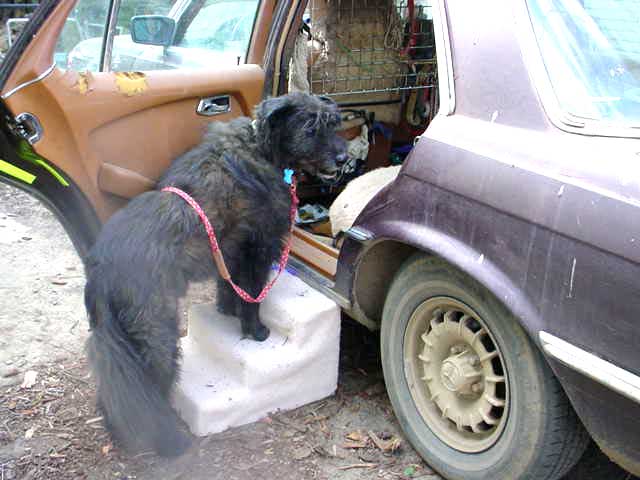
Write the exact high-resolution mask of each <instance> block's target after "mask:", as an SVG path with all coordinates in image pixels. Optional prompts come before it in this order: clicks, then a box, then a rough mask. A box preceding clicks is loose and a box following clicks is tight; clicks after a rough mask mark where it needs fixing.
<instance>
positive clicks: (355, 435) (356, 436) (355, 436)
mask: <svg viewBox="0 0 640 480" xmlns="http://www.w3.org/2000/svg"><path fill="white" fill-rule="evenodd" d="M346 437H347V438H348V439H349V440H353V441H354V442H361V441H363V440H365V437H364V435H362V433H360V431H359V430H355V431H353V432H349V433H347V435H346Z"/></svg>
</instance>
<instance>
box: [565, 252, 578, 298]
mask: <svg viewBox="0 0 640 480" xmlns="http://www.w3.org/2000/svg"><path fill="white" fill-rule="evenodd" d="M575 274H576V258H575V257H573V264H572V265H571V278H570V279H569V296H568V297H567V298H573V277H574V276H575Z"/></svg>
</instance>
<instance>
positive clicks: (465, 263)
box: [0, 0, 640, 480]
mask: <svg viewBox="0 0 640 480" xmlns="http://www.w3.org/2000/svg"><path fill="white" fill-rule="evenodd" d="M71 3H72V2H62V1H56V0H45V1H43V3H42V6H41V8H40V9H39V10H38V11H37V12H36V13H35V14H34V16H33V20H32V21H31V22H29V23H28V24H27V25H26V27H25V33H24V35H22V36H21V37H20V38H19V39H18V40H17V41H16V43H15V45H14V46H13V48H12V50H11V51H10V52H9V54H8V56H7V59H6V60H5V62H4V63H3V65H2V66H1V67H0V93H1V95H2V103H1V105H2V108H3V111H4V114H5V115H4V118H5V119H6V122H5V124H4V125H3V127H2V139H1V141H0V148H1V149H2V156H1V158H2V162H1V163H0V180H2V181H5V182H8V183H11V184H12V185H16V186H18V187H20V188H22V189H24V190H26V191H28V192H31V193H32V194H34V195H36V196H38V197H39V198H40V199H42V200H43V201H44V202H45V203H46V204H47V205H48V206H49V207H50V208H51V209H52V210H53V212H54V213H55V214H56V215H57V216H58V218H60V220H61V222H62V224H63V225H64V226H65V228H66V229H67V231H68V233H69V236H70V237H71V239H72V240H73V242H74V245H75V246H76V248H77V250H78V252H79V254H80V255H81V256H82V257H84V256H85V255H86V252H87V251H88V249H89V248H90V246H91V245H92V243H93V241H94V239H95V237H96V235H97V232H98V231H99V229H100V226H101V224H102V222H104V221H106V220H107V219H108V218H109V217H110V216H111V215H112V214H113V213H114V212H116V211H117V210H118V209H119V208H121V207H122V206H123V205H125V204H126V202H127V201H128V200H129V199H130V198H132V197H133V196H135V195H137V194H139V193H142V192H144V191H145V190H148V189H149V188H152V187H153V186H154V183H155V180H156V179H157V178H158V177H159V175H160V174H161V173H162V172H163V171H164V169H165V168H166V167H167V166H168V165H169V163H170V161H171V159H173V158H174V157H176V156H177V155H179V154H181V153H182V152H184V151H186V150H187V149H188V148H190V147H192V146H193V145H195V144H196V143H197V142H198V140H199V138H200V136H201V132H202V131H203V128H204V127H205V126H206V125H207V124H208V123H209V122H211V121H218V120H229V119H231V118H233V117H235V116H238V115H250V114H251V111H252V108H253V107H254V106H255V105H256V104H257V103H258V102H259V101H260V100H261V99H262V98H264V97H266V96H270V95H279V94H283V93H285V92H286V91H287V88H288V86H289V85H290V84H292V83H291V80H292V77H293V76H295V74H294V72H295V71H296V68H298V69H300V68H301V69H302V71H303V74H302V76H301V77H302V78H298V80H300V81H301V83H302V84H304V83H305V81H306V82H307V83H308V85H309V88H310V89H311V91H312V92H314V93H318V94H323V95H329V96H331V97H333V98H334V99H336V101H338V103H339V104H340V105H341V106H342V108H343V110H344V111H345V116H347V115H349V116H350V117H349V118H350V119H353V117H354V116H355V117H357V118H361V119H363V120H362V123H364V122H367V126H368V127H369V130H368V131H369V136H368V137H369V139H371V140H372V141H371V143H370V144H369V145H368V156H365V158H357V159H356V160H357V162H356V163H357V168H354V169H353V171H351V172H349V175H350V176H348V177H347V176H345V179H346V178H353V177H354V176H358V175H360V174H363V173H365V172H367V171H369V170H371V169H373V168H375V167H379V166H382V167H387V166H389V165H390V163H391V161H392V160H390V159H391V158H392V159H393V162H396V163H397V162H399V161H400V160H398V159H401V158H402V156H403V155H404V153H402V152H405V153H406V151H407V150H411V151H410V153H409V154H408V155H407V156H406V158H404V161H403V162H402V167H401V168H400V171H399V174H398V175H397V177H395V179H394V180H393V181H391V182H390V183H389V184H387V185H386V186H384V187H382V188H380V189H379V191H378V193H377V194H376V195H375V196H374V197H373V199H372V200H371V201H370V202H368V203H367V204H366V207H364V209H363V210H362V211H360V212H358V213H359V214H358V215H357V218H356V219H355V221H354V222H353V223H352V224H351V225H350V226H349V227H348V228H346V231H345V232H343V236H342V238H339V239H338V238H331V237H327V236H326V234H323V233H322V232H321V231H319V230H314V229H313V228H312V226H309V225H302V224H301V225H299V226H297V227H296V229H295V231H294V239H293V247H292V254H293V258H292V260H291V264H290V267H291V268H292V269H294V270H295V273H296V274H297V275H299V276H300V277H301V278H303V279H304V280H305V281H306V282H308V283H309V284H311V285H313V286H314V287H315V288H317V289H319V290H320V291H322V292H324V293H325V294H326V295H328V296H329V297H331V298H333V299H334V300H335V301H336V302H337V303H338V304H339V305H340V306H341V307H342V308H343V310H344V311H345V312H346V313H347V314H348V315H350V316H351V317H353V318H354V319H356V320H357V321H359V322H360V323H362V324H363V325H366V326H367V327H369V328H371V329H380V335H381V347H382V348H381V350H382V364H383V368H384V375H385V381H386V385H387V390H388V393H389V396H390V399H391V402H392V404H393V407H394V411H395V413H396V415H397V418H398V421H399V422H400V425H401V426H402V428H403V429H404V432H405V434H406V436H407V438H408V439H409V440H410V442H411V443H412V444H413V446H414V447H415V448H416V450H417V451H418V452H419V453H420V454H421V455H422V456H423V457H424V459H425V460H426V461H427V462H428V463H429V465H431V466H432V467H433V468H434V469H436V470H437V471H438V472H440V473H441V474H442V475H443V476H444V477H445V478H447V479H460V480H462V479H464V480H473V479H477V480H480V479H520V478H522V479H524V478H535V479H540V480H542V479H546V480H558V479H560V478H561V477H563V475H565V474H566V473H567V472H568V471H569V470H570V469H571V467H572V466H573V465H575V464H576V462H578V461H579V460H580V458H581V455H582V453H583V451H584V450H585V447H586V446H587V443H588V442H589V439H593V440H594V441H595V442H596V443H597V444H598V446H599V447H600V448H601V449H602V450H603V451H604V452H605V453H606V454H607V455H608V456H609V457H610V458H612V459H613V460H614V461H615V462H617V463H618V464H619V465H621V466H622V467H624V468H625V469H627V470H628V471H629V472H632V473H633V474H636V475H640V447H639V446H640V355H639V354H638V345H639V344H640V328H639V326H640V325H639V322H640V320H639V319H640V236H639V232H640V180H639V179H640V175H639V173H638V167H637V165H639V164H640V163H639V162H640V38H639V35H638V33H637V25H638V21H640V7H639V6H638V2H637V1H635V0H620V1H615V2H614V1H610V0H584V1H578V0H513V1H511V2H499V1H496V0H488V1H485V2H462V1H456V0H438V1H435V0H434V1H427V0H413V1H409V2H400V3H399V2H392V1H387V0H342V2H325V1H322V0H313V1H311V2H309V3H307V2H304V1H302V0H283V1H280V2H278V3H277V4H276V2H275V1H273V0H264V1H262V2H260V3H257V2H254V1H248V0H247V1H239V0H234V1H211V0H207V1H195V0H189V1H186V0H185V1H182V0H179V1H176V2H174V3H171V2H165V4H164V5H163V6H162V8H160V7H158V8H156V9H155V10H154V9H153V8H152V9H151V11H143V12H137V11H134V10H135V9H134V8H133V7H137V6H145V5H147V6H148V3H147V2H143V1H142V0H122V1H119V0H115V1H113V2H109V1H107V0H104V1H99V0H79V1H78V2H77V4H76V5H75V6H74V5H72V4H71ZM89 3H90V6H91V9H90V11H91V12H93V13H91V15H88V16H87V14H86V12H87V11H88V10H82V8H83V6H86V4H89ZM118 9H119V10H118ZM118 11H119V12H120V14H118ZM82 12H84V13H82ZM123 12H125V13H123ZM81 13H82V15H84V17H83V16H82V15H80V14H81ZM74 15H76V16H75V17H74ZM149 15H155V17H162V18H163V19H165V20H162V21H160V20H159V21H158V22H159V23H158V24H154V25H156V26H157V27H158V28H159V29H160V30H162V28H164V27H163V26H162V25H161V23H162V24H163V25H168V27H167V28H170V29H169V30H166V31H163V35H164V34H165V33H167V34H168V33H171V35H170V37H171V42H170V43H167V44H160V43H156V44H152V45H147V44H141V43H139V42H137V41H136V39H135V38H133V37H132V36H131V33H130V29H131V25H133V23H135V22H148V23H145V25H147V26H151V25H152V23H151V22H153V21H154V20H153V18H151V17H148V16H149ZM145 16H147V17H145ZM136 17H139V18H140V17H145V18H147V20H145V19H144V18H143V19H142V20H134V19H135V18H136ZM155 17H154V18H155ZM68 18H75V19H76V20H75V21H76V22H77V23H78V24H79V25H80V26H81V27H82V28H85V26H86V25H88V24H92V25H98V28H97V29H96V30H95V31H94V33H92V34H91V35H86V34H85V33H83V35H84V37H83V38H81V39H79V40H77V41H75V40H73V41H71V40H69V39H70V37H69V35H71V34H70V33H68V32H69V31H70V30H69V29H70V28H71V27H70V25H71V23H70V22H69V20H67V19H68ZM303 18H306V19H308V26H307V27H305V29H303V32H304V33H303V34H301V33H300V28H301V27H302V23H303ZM65 21H66V22H67V23H66V24H65ZM65 25H66V26H65ZM171 25H174V26H175V29H173V28H174V27H171ZM82 31H83V32H84V31H85V30H82ZM301 35H307V36H308V37H307V39H308V41H309V43H306V40H305V37H301ZM158 38H160V37H158ZM162 38H168V37H165V36H163V37H162ZM300 38H303V40H302V41H301V40H299V39H300ZM148 41H150V42H152V41H151V40H148ZM158 42H160V41H159V40H158ZM152 43H153V42H152ZM56 45H58V47H56ZM296 45H297V47H296ZM300 45H303V46H306V47H308V48H309V49H310V51H311V52H313V55H311V54H310V55H309V56H308V57H303V62H302V63H295V58H294V57H295V52H298V54H300V49H301V48H302V47H301V46H300ZM318 45H319V46H320V47H318V48H317V51H316V50H315V49H316V46H318ZM434 47H435V48H434ZM59 55H66V57H65V58H66V59H67V61H66V63H65V64H59V65H57V66H56V65H55V64H54V58H55V59H57V58H58V57H57V56H59ZM363 112H364V113H363ZM350 121H351V120H350ZM349 125H350V129H351V130H353V131H351V130H350V131H347V132H345V136H347V137H348V138H352V139H353V138H358V137H359V136H361V133H362V131H363V130H362V128H363V127H362V125H361V124H353V123H350V124H349ZM353 125H355V126H353ZM354 132H355V133H354ZM349 135H351V136H349ZM364 136H365V137H366V136H367V135H366V131H365V135H364ZM414 137H416V140H415V146H413V141H414ZM373 140H375V142H374V141H373ZM412 146H413V148H412ZM384 148H387V149H388V150H387V151H385V150H384ZM392 148H393V149H394V150H393V151H392V150H391V149H392ZM391 153H392V154H391ZM343 180H344V179H343ZM343 187H344V184H338V183H331V184H328V183H326V182H323V181H322V179H317V178H313V177H311V176H306V177H301V179H300V185H299V191H300V197H301V201H302V204H303V205H304V204H309V205H320V206H324V207H330V206H332V204H333V203H334V200H335V198H336V196H337V195H338V193H339V192H340V191H341V189H342V188H343ZM338 207H340V206H338ZM341 208H342V207H341ZM344 208H346V206H345V207H344ZM318 210H320V209H318ZM323 235H325V236H323Z"/></svg>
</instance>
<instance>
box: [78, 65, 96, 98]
mask: <svg viewBox="0 0 640 480" xmlns="http://www.w3.org/2000/svg"><path fill="white" fill-rule="evenodd" d="M90 81H91V72H88V71H87V72H78V80H77V81H76V83H75V85H74V86H73V88H75V89H77V90H78V92H80V93H81V94H82V95H86V94H87V93H89V92H90V91H91V90H93V89H92V88H91V87H90V85H89V82H90Z"/></svg>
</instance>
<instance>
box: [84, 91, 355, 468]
mask: <svg viewBox="0 0 640 480" xmlns="http://www.w3.org/2000/svg"><path fill="white" fill-rule="evenodd" d="M339 123H340V117H339V112H338V110H337V107H336V105H335V103H333V102H332V101H331V100H329V99H326V98H321V97H313V96H310V95H304V94H291V95H287V96H283V97H278V98H273V99H269V100H265V101H264V102H262V103H261V104H260V105H259V106H258V107H257V109H256V120H255V121H254V122H253V123H252V121H251V120H250V119H249V118H238V119H235V120H232V121H231V122H228V123H222V122H214V123H212V125H211V127H210V128H209V130H208V133H207V134H206V135H205V138H204V141H203V142H202V143H201V144H200V145H198V146H197V147H195V148H194V149H193V150H191V151H189V152H187V153H185V154H184V155H182V156H181V157H179V158H177V159H176V160H175V161H174V162H173V164H172V165H171V166H170V167H169V169H168V170H167V172H166V173H165V174H164V175H163V177H162V178H161V179H160V181H159V182H158V186H157V189H156V190H153V191H150V192H147V193H144V194H142V195H140V196H138V197H136V198H135V199H133V200H132V201H131V202H130V203H129V204H128V205H127V206H126V207H125V208H123V209H122V210H120V211H119V212H118V213H116V214H115V215H114V216H113V217H112V218H111V219H110V220H109V221H108V222H107V223H106V224H105V226H104V228H103V230H102V232H101V234H100V237H99V238H98V241H97V242H96V244H95V245H94V247H93V248H92V250H91V252H90V255H89V258H88V261H87V267H86V274H87V285H86V288H85V304H86V307H87V311H88V313H89V317H90V324H91V336H90V338H89V341H88V352H89V359H90V363H91V366H92V369H93V373H94V375H95V377H96V381H97V386H98V387H97V398H98V408H99V409H100V410H101V412H102V414H103V415H104V419H105V424H106V425H107V428H108V429H109V431H110V432H111V433H112V435H113V437H114V438H115V439H116V441H118V442H119V443H121V444H122V445H123V446H124V447H125V448H127V449H129V450H140V449H153V450H155V451H156V452H158V453H159V454H160V455H163V456H175V455H179V454H180V453H182V452H183V451H184V450H185V449H186V448H187V447H188V445H189V443H190V437H189V436H188V435H187V434H186V433H184V432H183V431H182V430H181V428H180V427H179V425H180V422H179V419H178V417H177V415H176V413H175V412H174V410H173V409H172V408H171V406H170V404H169V401H168V398H169V396H170V394H171V390H172V388H173V386H174V384H175V382H176V379H177V376H178V367H179V360H180V352H179V348H178V313H177V301H178V299H179V298H180V297H182V296H183V295H184V294H185V293H186V290H187V286H188V284H189V282H191V281H199V280H202V279H205V278H208V277H211V276H213V275H217V270H216V267H215V265H214V262H213V260H212V258H211V251H210V247H209V242H208V238H207V235H206V232H205V229H204V227H203V225H202V223H201V221H200V219H199V217H198V215H197V214H196V212H195V211H194V210H193V209H192V208H191V207H190V206H189V205H188V204H187V203H186V202H185V201H184V200H183V199H182V198H180V197H178V196H177V195H175V194H174V193H170V192H161V191H159V190H160V189H161V188H163V187H165V186H174V187H177V188H180V189H182V190H184V191H185V192H187V193H188V194H189V195H191V196H192V197H193V198H194V199H195V200H196V201H197V202H198V203H199V204H200V206H201V207H202V208H203V210H204V212H205V214H206V215H207V217H208V218H209V220H210V221H211V224H212V225H213V228H214V230H215V231H216V235H217V236H218V242H219V244H220V247H221V249H222V252H223V254H224V258H225V261H226V263H227V266H228V268H229V271H230V273H231V275H232V278H233V279H234V281H235V282H236V283H237V284H238V285H239V286H240V287H242V288H244V289H245V290H246V291H247V292H248V293H249V294H250V295H252V296H254V297H255V296H256V295H257V294H258V293H259V292H260V291H261V290H262V288H263V286H264V285H265V283H266V282H267V277H268V275H269V270H270V268H271V265H272V263H273V262H274V260H277V259H278V258H279V256H280V252H281V248H282V246H283V241H284V240H285V239H286V237H287V232H288V227H289V208H290V202H291V200H290V196H289V189H288V185H287V184H286V183H285V182H284V180H283V169H284V168H290V169H293V170H297V171H299V170H304V171H306V172H309V173H311V174H314V175H318V176H328V177H332V176H334V175H335V174H336V172H337V170H338V166H337V164H336V162H338V163H339V162H340V161H344V159H345V158H346V154H345V142H344V140H342V139H341V138H339V137H338V136H337V135H336V128H337V127H338V125H339ZM218 308H219V310H220V311H221V312H223V313H226V314H231V315H236V316H238V317H239V318H240V320H241V322H242V332H243V334H244V335H245V336H252V337H253V338H254V339H256V340H258V341H262V340H265V339H266V338H267V337H268V336H269V330H268V329H267V327H265V326H264V325H262V324H261V323H260V320H259V318H258V305H257V304H250V303H245V302H244V301H242V300H241V299H240V298H239V297H238V296H237V295H236V294H235V292H233V290H232V289H231V288H230V287H229V286H228V284H227V283H226V282H224V281H223V280H219V282H218Z"/></svg>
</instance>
